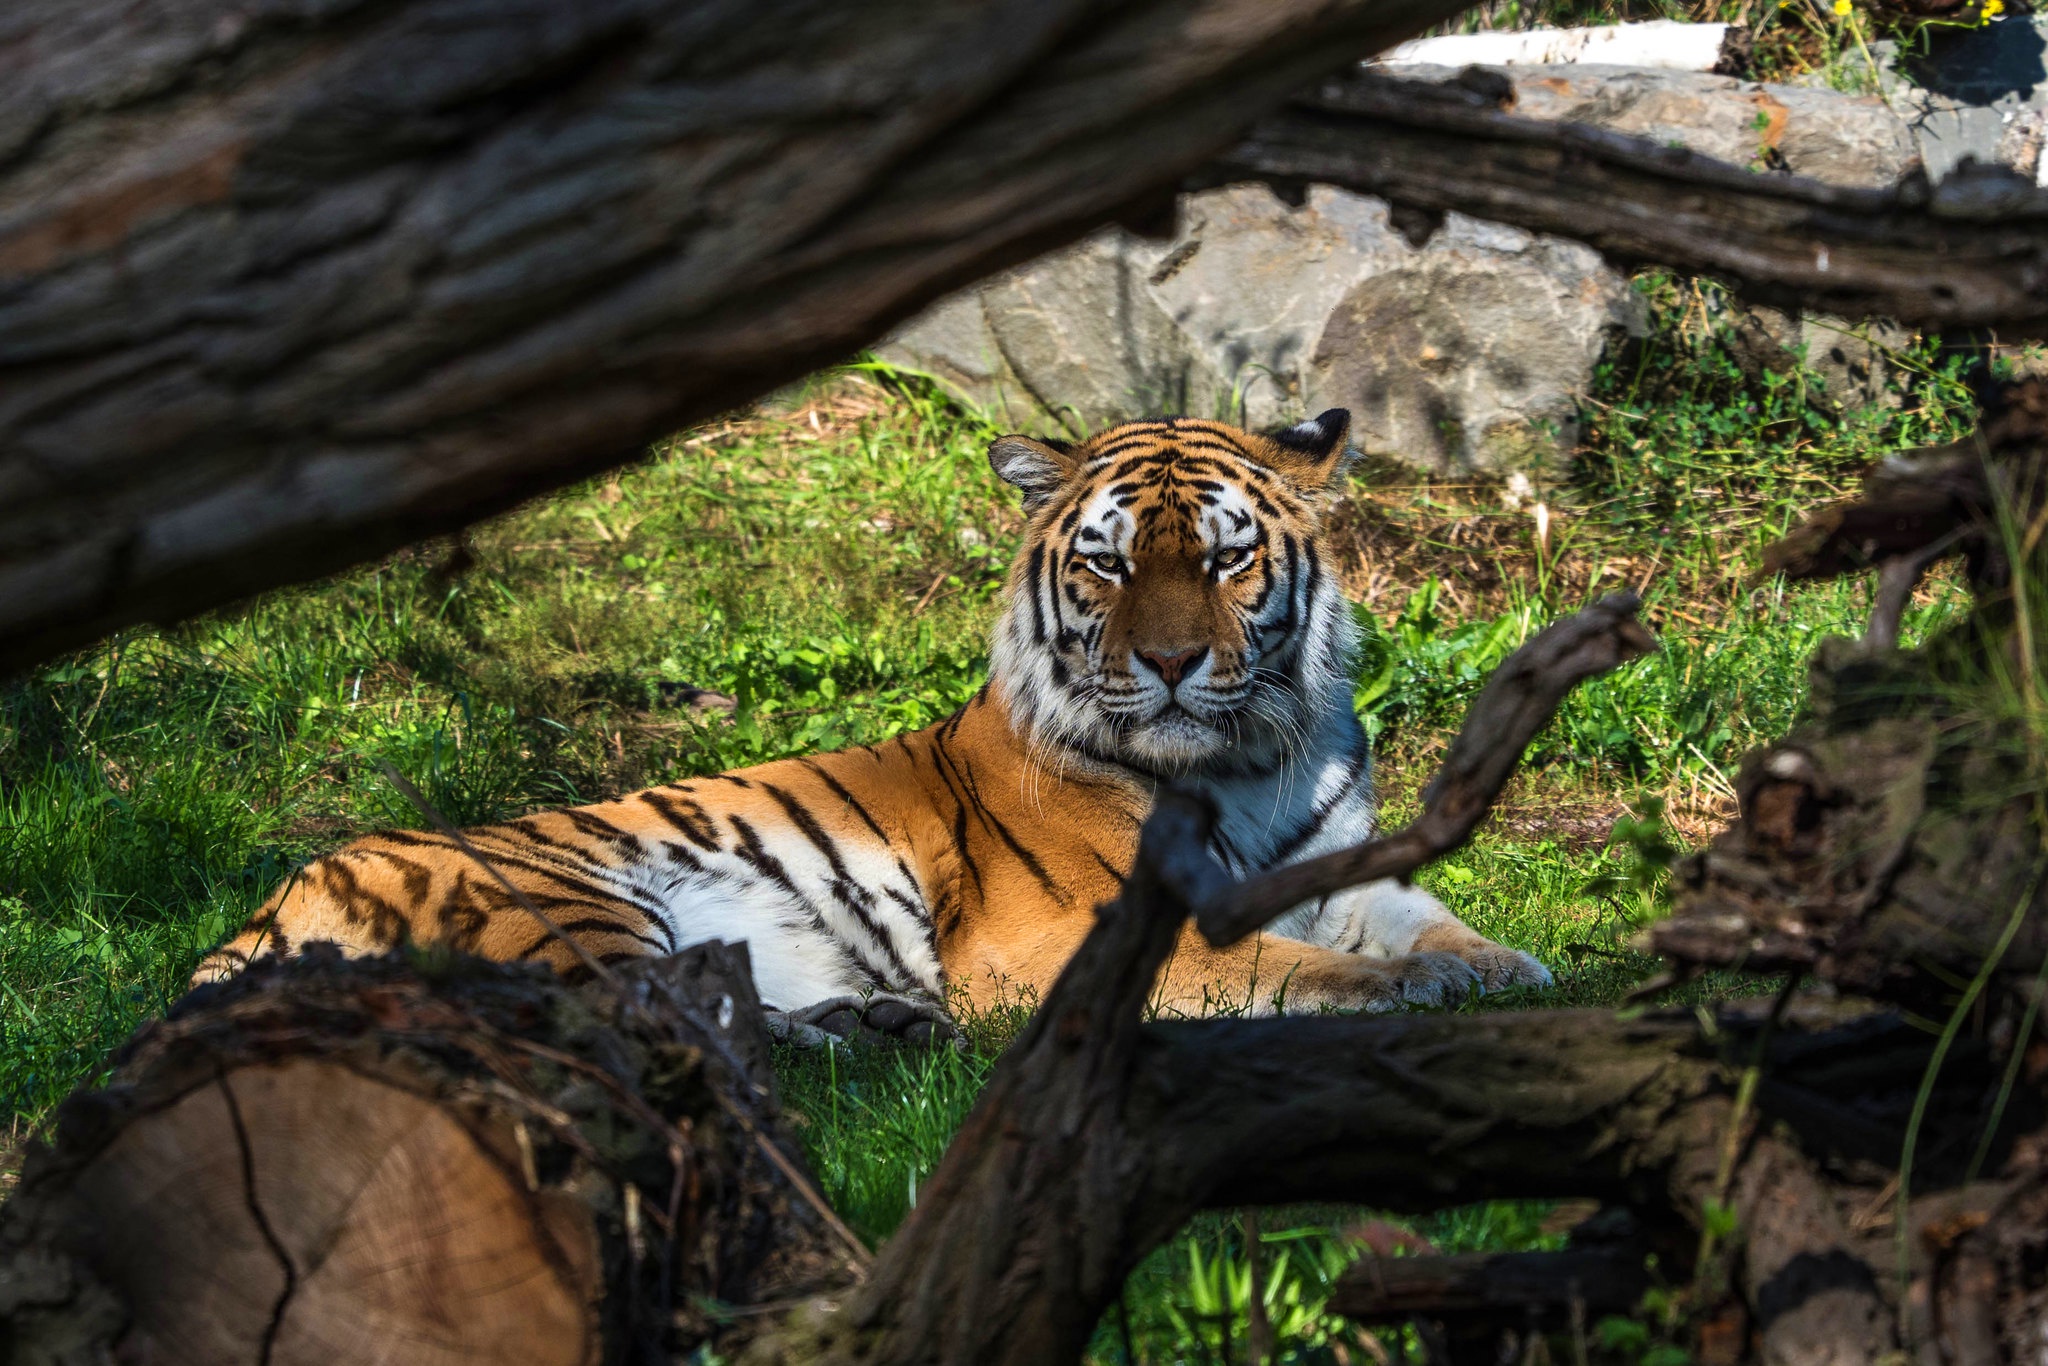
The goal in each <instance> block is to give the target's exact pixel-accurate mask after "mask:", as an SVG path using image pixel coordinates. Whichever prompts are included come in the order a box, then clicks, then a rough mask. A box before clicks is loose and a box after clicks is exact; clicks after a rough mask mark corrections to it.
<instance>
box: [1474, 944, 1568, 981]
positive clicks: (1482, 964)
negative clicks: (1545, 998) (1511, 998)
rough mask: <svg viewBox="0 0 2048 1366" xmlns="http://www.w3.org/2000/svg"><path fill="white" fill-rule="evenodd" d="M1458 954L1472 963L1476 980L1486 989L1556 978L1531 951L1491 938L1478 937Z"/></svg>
mask: <svg viewBox="0 0 2048 1366" xmlns="http://www.w3.org/2000/svg"><path fill="white" fill-rule="evenodd" d="M1459 956H1460V957H1462V958H1463V959H1464V960H1465V961H1466V962H1467V963H1469V964H1471V965H1472V970H1473V971H1474V972H1476V973H1478V974H1479V984H1480V985H1481V986H1483V987H1485V988H1486V990H1488V991H1503V990H1505V989H1506V988H1508V987H1547V986H1551V985H1553V984H1554V983H1555V981H1556V979H1555V978H1553V977H1552V976H1551V975H1550V969H1549V968H1546V967H1544V966H1543V964H1542V963H1540V962H1538V961H1537V959H1536V957H1535V955H1533V954H1527V953H1523V952H1522V951H1521V950H1520V949H1511V948H1509V947H1508V946H1507V945H1505V944H1496V943H1494V942H1493V941H1492V940H1481V941H1480V942H1479V943H1478V944H1477V945H1475V946H1474V947H1473V948H1471V949H1469V950H1468V951H1466V952H1465V953H1463V954H1461V955H1459Z"/></svg>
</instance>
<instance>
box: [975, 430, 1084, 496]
mask: <svg viewBox="0 0 2048 1366" xmlns="http://www.w3.org/2000/svg"><path fill="white" fill-rule="evenodd" d="M988 465H989V468H990V469H992V470H994V471H995V472H996V478H998V479H1000V480H1002V481H1003V482H1004V483H1005V484H1009V485H1011V486H1013V487H1015V488H1017V489H1020V490H1022V491H1023V494H1024V510H1025V511H1026V512H1036V511H1038V510H1039V509H1040V508H1042V507H1044V506H1045V505H1046V503H1047V501H1049V500H1050V499H1051V498H1052V496H1053V494H1055V493H1057V492H1058V491H1059V487H1060V485H1061V484H1064V483H1065V482H1066V481H1067V476H1069V475H1071V474H1072V473H1073V472H1074V447H1073V444H1072V443H1071V442H1066V441H1054V440H1052V439H1050V438H1039V437H1030V436H999V437H997V438H996V440H995V444H993V445H991V446H990V447H989V448H988Z"/></svg>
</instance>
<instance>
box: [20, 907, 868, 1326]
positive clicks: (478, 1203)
mask: <svg viewBox="0 0 2048 1366" xmlns="http://www.w3.org/2000/svg"><path fill="white" fill-rule="evenodd" d="M623 985H624V986H625V994H624V996H623V997H622V996H620V995H617V994H614V993H612V992H611V991H610V990H609V989H607V988H601V987H594V988H589V989H585V990H580V991H579V990H572V989H569V988H565V987H563V986H562V985H561V984H560V983H559V982H558V981H557V980H556V979H555V978H553V977H552V976H551V975H548V974H546V973H544V972H543V973H541V974H540V975H538V976H536V975H535V974H534V973H533V972H531V971H527V970H520V969H512V968H502V967H496V966H493V965H490V964H483V963H478V962H474V961H471V962H465V963H460V964H456V965H453V966H444V967H442V968H439V969H436V968H435V967H433V966H432V965H431V964H422V965H420V970H419V971H415V970H414V969H413V968H411V967H408V966H407V965H405V964H402V963H399V962H396V961H391V960H376V961H370V962H359V963H345V962H342V961H341V960H340V959H339V958H338V957H335V956H331V955H314V956H310V957H307V958H304V959H300V960H298V961H296V962H294V963H291V964H287V965H259V966H258V967H257V968H255V969H252V970H251V971H250V972H249V973H247V974H245V975H244V976H242V977H240V978H238V979H236V980H235V981H233V982H230V983H227V984H224V985H223V986H220V987H216V988H207V989H204V990H202V991H200V992H196V993H194V994H193V995H192V996H191V997H189V998H187V1000H186V1001H185V1002H183V1003H181V1004H180V1005H179V1006H178V1007H177V1008H176V1009H175V1010H174V1011H173V1012H172V1014H171V1016H170V1018H169V1019H168V1020H166V1021H164V1022H163V1023H161V1024H159V1025H156V1026H153V1027H151V1028H149V1029H148V1030H146V1031H145V1032H144V1033H143V1034H141V1035H140V1036H138V1038H137V1039H136V1040H135V1041H134V1043H133V1044H132V1045H131V1046H130V1047H129V1049H128V1050H127V1052H126V1054H125V1056H124V1057H123V1058H122V1059H121V1060H120V1062H119V1063H118V1065H117V1066H116V1068H115V1072H114V1077H113V1080H112V1082H111V1084H110V1085H109V1086H108V1087H107V1088H106V1089H104V1090H100V1091H94V1092H85V1093H81V1094H80V1095H78V1096H75V1097H73V1098H72V1099H71V1100H70V1101H68V1102H67V1103H66V1105H65V1107H64V1108H63V1110H62V1111H61V1113H60V1115H59V1119H58V1127H57V1134H56V1140H55V1146H54V1147H52V1148H48V1149H42V1150H39V1151H37V1152H36V1153H35V1154H34V1156H33V1157H32V1158H31V1161H30V1165H29V1169H28V1171H27V1172H26V1174H25V1176H24V1179H23V1183H22V1187H21V1190H20V1192H19V1193H18V1194H17V1195H16V1196H15V1198H14V1199H13V1200H12V1201H11V1202H10V1203H9V1204H8V1206H7V1208H6V1210H5V1218H4V1222H0V1357H4V1358H5V1359H6V1360H7V1361H9V1362H13V1363H26V1362H31V1361H44V1360H57V1359H66V1358H64V1356H63V1352H62V1351H61V1350H60V1349H61V1348H62V1347H63V1345H64V1344H66V1343H70V1344H72V1346H73V1349H74V1350H77V1349H79V1348H80V1347H81V1346H82V1345H85V1344H93V1343H98V1344H100V1345H101V1346H105V1347H113V1348H115V1349H116V1350H117V1351H118V1353H119V1357H120V1359H121V1360H124V1361H142V1362H180V1363H192V1366H242V1364H243V1363H249V1364H250V1366H254V1363H257V1362H268V1363H285V1362H303V1363H309V1364H310V1366H342V1364H343V1363H348V1362H357V1361H362V1362H369V1361H382V1360H391V1359H394V1358H393V1357H392V1355H391V1354H392V1353H393V1352H394V1351H400V1353H401V1356H402V1359H403V1360H406V1361H408V1362H417V1363H442V1362H445V1363H454V1362H471V1361H475V1362H483V1361H489V1362H501V1363H529V1362H530V1363H536V1364H538V1363H543V1362H546V1363H584V1362H596V1361H600V1360H603V1361H610V1362H625V1361H635V1362H641V1361H644V1362H666V1361H667V1360H669V1356H668V1352H669V1349H670V1347H671V1346H672V1345H673V1339H674V1338H676V1337H677V1336H680V1337H681V1339H682V1341H683V1342H684V1343H685V1344H687V1343H689V1342H690V1341H692V1340H701V1339H703V1338H704V1337H705V1336H707V1334H708V1332H709V1329H710V1326H711V1325H710V1324H709V1323H707V1321H706V1320H705V1319H704V1317H703V1311H702V1309H701V1308H700V1301H701V1300H702V1299H713V1300H723V1301H725V1302H728V1303H731V1304H735V1305H746V1304H751V1303H755V1302H759V1301H762V1300H775V1299H781V1298H785V1297H787V1296H788V1295H790V1294H793V1293H811V1292H815V1291H816V1290H818V1289H819V1288H821V1287H825V1286H831V1285H837V1284H841V1283H843V1282H844V1281H845V1280H846V1279H848V1275H849V1271H850V1266H849V1260H848V1259H849V1258H850V1257H855V1256H858V1255H859V1254H858V1251H857V1249H855V1248H851V1247H849V1246H848V1245H847V1244H846V1243H845V1242H844V1241H841V1237H840V1234H839V1233H838V1232H837V1231H836V1225H835V1224H834V1223H833V1222H832V1221H830V1220H829V1219H828V1218H827V1217H826V1216H825V1215H823V1214H821V1213H820V1211H821V1210H822V1209H823V1206H822V1204H820V1203H819V1202H818V1201H817V1197H816V1195H815V1193H814V1192H812V1191H809V1190H808V1189H806V1188H804V1187H802V1186H800V1185H797V1184H795V1183H793V1182H792V1181H791V1180H790V1179H789V1177H788V1176H786V1175H785V1174H784V1173H785V1170H795V1168H794V1167H793V1166H792V1163H793V1161H794V1159H792V1157H791V1156H790V1155H789V1153H788V1152H784V1151H782V1150H781V1148H780V1147H778V1146H776V1145H780V1144H782V1143H783V1140H782V1139H781V1138H780V1137H779V1136H778V1135H777V1133H776V1129H775V1112H774V1102H773V1093H772V1089H771V1078H770V1076H769V1074H768V1071H767V1040H766V1035H765V1034H764V1033H763V1032H762V1026H761V1014H760V1008H759V1004H758V1002H756V1001H755V999H754V995H753V986H752V979H751V976H750V974H749V970H748V967H747V960H746V956H745V954H744V952H743V951H735V950H731V949H728V948H726V947H725V946H723V945H719V944H710V945H704V946H701V947H700V948H698V949H694V950H692V951H690V952H689V953H687V954H684V955H682V956H680V957H678V958H675V959H668V960H662V961H661V962H659V963H650V964H644V965H639V966H636V967H634V968H632V969H629V970H628V971H627V972H626V973H625V974H624V977H623ZM771 1148H772V1149H773V1151H771ZM400 1344H403V1346H402V1349H401V1348H400V1346H399V1345H400ZM70 1359H75V1360H78V1361H87V1360H96V1359H106V1358H96V1357H94V1356H92V1355H90V1354H89V1353H88V1354H83V1355H77V1356H75V1357H73V1358H70Z"/></svg>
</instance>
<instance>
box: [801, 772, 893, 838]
mask: <svg viewBox="0 0 2048 1366" xmlns="http://www.w3.org/2000/svg"><path fill="white" fill-rule="evenodd" d="M797 762H799V763H801V764H802V765H803V766H804V767H805V768H807V769H809V770H810V771H811V772H813V773H815V774H817V775H818V781H820V782H822V783H823V784H825V786H826V787H828V788H830V789H831V790H832V795H833V796H835V797H837V798H839V800H840V801H842V802H845V803H846V804H847V805H848V806H850V807H852V808H853V814H854V815H856V816H859V817H860V818H861V821H862V822H863V823H864V824H865V825H866V826H867V828H868V829H870V830H872V831H874V832H875V838H876V839H878V840H880V841H881V842H882V843H884V844H888V843H889V842H890V840H889V837H888V836H887V835H885V834H883V833H882V827H881V826H879V825H877V824H875V818H874V817H873V816H870V815H869V814H868V809H867V808H866V807H865V806H862V805H861V804H860V803H859V802H858V801H856V800H854V796H853V794H852V793H851V792H848V791H847V790H846V786H845V784H843V783H841V782H840V781H839V780H838V779H837V778H835V777H833V776H832V775H831V774H830V773H828V772H827V771H826V770H825V766H824V765H823V764H820V763H819V762H818V761H817V760H815V759H800V760H798V761H797Z"/></svg>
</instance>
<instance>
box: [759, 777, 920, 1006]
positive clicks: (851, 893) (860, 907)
mask: <svg viewBox="0 0 2048 1366" xmlns="http://www.w3.org/2000/svg"><path fill="white" fill-rule="evenodd" d="M761 786H762V788H763V789H765V790H766V791H767V793H768V795H769V796H771V797H773V798H775V800H776V802H777V803H778V804H779V805H780V806H781V807H782V809H783V811H784V812H785V813H787V814H788V816H789V819H790V820H791V821H792V822H793V823H794V824H795V825H796V828H797V829H798V830H801V831H802V832H803V836H804V838H805V839H807V840H809V841H810V842H811V843H812V844H813V845H815V846H816V847H817V850H818V852H819V853H821V854H823V855H824V856H825V862H826V863H827V864H828V865H830V866H831V869H832V882H831V886H830V891H831V893H832V895H833V897H834V898H835V899H836V900H837V901H838V902H839V904H840V905H842V906H844V907H845V908H846V909H847V910H848V911H851V912H852V913H853V918H854V919H855V920H856V921H858V922H859V923H860V927H861V928H862V929H863V930H866V931H867V932H868V933H869V934H870V935H872V936H873V937H874V939H875V942H876V943H877V944H879V945H880V946H881V949H882V952H883V953H884V954H885V955H887V957H888V959H889V965H890V966H891V967H894V968H895V969H896V970H897V972H898V973H899V974H901V975H900V976H899V977H898V978H897V980H898V981H900V982H903V983H905V984H906V985H907V984H909V983H912V982H914V981H916V980H917V978H916V975H915V974H914V973H912V972H911V970H910V965H909V964H908V963H905V962H904V961H903V956H902V954H901V953H900V952H898V951H897V948H896V940H895V939H894V938H893V937H892V936H891V935H890V934H889V932H888V931H887V930H886V929H884V928H883V927H882V925H881V924H880V923H879V922H878V921H876V919H875V918H874V914H873V912H874V905H875V895H874V893H873V892H870V891H869V890H868V889H867V888H866V887H863V886H862V885H861V884H860V883H859V882H857V881H855V880H854V876H853V870H852V869H850V868H848V867H847V866H846V860H845V859H843V858H841V857H840V856H839V845H838V843H837V841H835V840H834V839H833V838H832V836H831V835H830V834H828V833H827V832H826V830H825V827H824V826H822V825H819V824H818V821H817V818H816V817H815V816H813V815H811V813H810V812H809V811H806V810H805V809H804V807H803V804H802V803H801V802H799V801H797V799H796V798H795V797H792V796H791V795H790V794H789V793H787V792H785V791H783V790H782V789H781V788H779V787H777V786H775V784H773V783H763V784H761ZM882 975H883V976H884V977H886V976H887V974H882Z"/></svg>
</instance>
